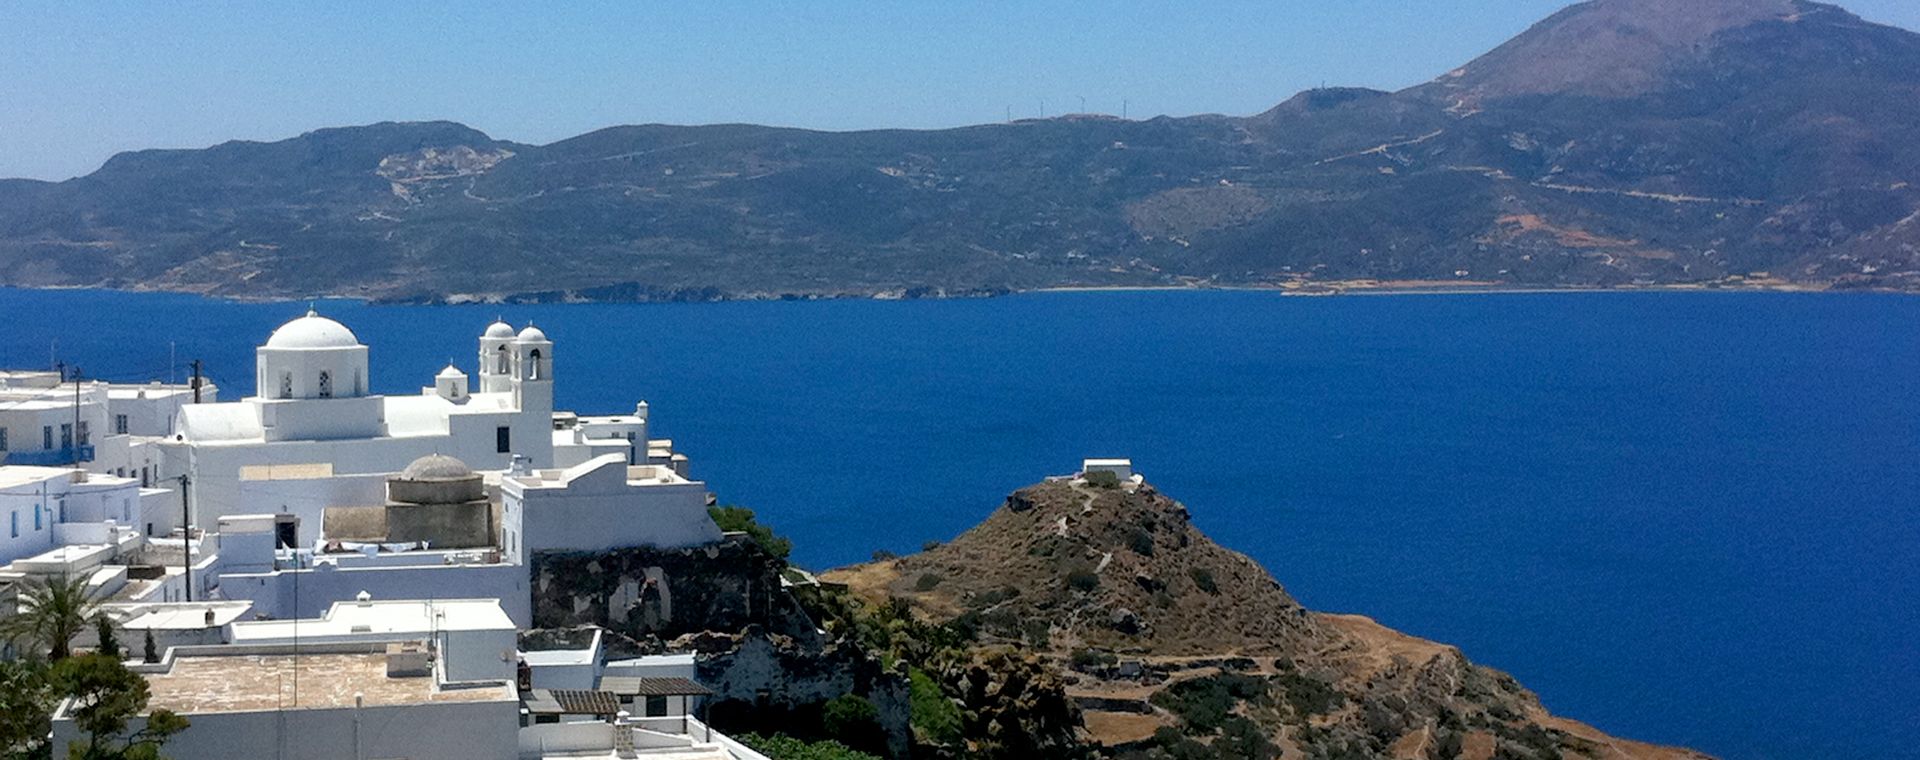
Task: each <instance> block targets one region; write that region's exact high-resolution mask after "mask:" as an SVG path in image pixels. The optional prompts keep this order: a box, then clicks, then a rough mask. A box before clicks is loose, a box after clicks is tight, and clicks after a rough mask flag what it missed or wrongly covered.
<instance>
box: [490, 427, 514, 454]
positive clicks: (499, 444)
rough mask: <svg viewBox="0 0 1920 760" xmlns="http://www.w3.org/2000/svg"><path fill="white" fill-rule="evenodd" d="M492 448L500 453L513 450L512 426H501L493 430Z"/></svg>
mask: <svg viewBox="0 0 1920 760" xmlns="http://www.w3.org/2000/svg"><path fill="white" fill-rule="evenodd" d="M493 450H494V451H498V452H500V453H502V454H505V453H507V452H510V451H513V428H510V427H502V428H499V429H497V430H494V431H493Z"/></svg>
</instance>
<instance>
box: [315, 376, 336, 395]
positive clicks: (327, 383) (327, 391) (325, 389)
mask: <svg viewBox="0 0 1920 760" xmlns="http://www.w3.org/2000/svg"><path fill="white" fill-rule="evenodd" d="M318 395H319V396H320V397H321V398H333V373H331V372H328V371H326V370H324V369H323V370H320V393H319V394H318Z"/></svg>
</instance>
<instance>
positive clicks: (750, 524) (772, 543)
mask: <svg viewBox="0 0 1920 760" xmlns="http://www.w3.org/2000/svg"><path fill="white" fill-rule="evenodd" d="M707 516H709V517H712V518H713V524H715V525H718V526H720V529H721V530H723V531H726V532H728V533H745V534H747V537H748V538H751V539H753V542H754V543H756V544H759V545H760V548H761V549H764V550H766V552H767V553H768V554H771V555H773V556H775V557H777V558H779V559H780V560H781V561H782V562H784V561H786V559H787V555H789V554H792V553H793V542H792V541H789V540H787V539H786V538H785V537H784V536H779V535H775V534H774V532H773V529H772V528H769V527H767V526H765V525H761V524H760V522H759V521H758V520H755V519H754V516H753V510H751V509H747V508H746V507H738V506H733V505H725V506H718V507H707Z"/></svg>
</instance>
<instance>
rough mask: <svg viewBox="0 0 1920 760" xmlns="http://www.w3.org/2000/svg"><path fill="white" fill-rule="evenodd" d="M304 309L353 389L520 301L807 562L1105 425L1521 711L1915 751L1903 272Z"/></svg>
mask: <svg viewBox="0 0 1920 760" xmlns="http://www.w3.org/2000/svg"><path fill="white" fill-rule="evenodd" d="M305 308H306V304H304V303H300V304H236V303H226V302H218V301H208V300H203V299H199V298H193V297H185V296H173V295H135V294H120V293H103V292H88V291H67V292H28V291H10V290H0V325H4V329H0V365H8V366H15V367H40V366H45V365H47V364H48V363H49V362H50V360H51V358H52V357H53V356H54V355H57V356H58V357H59V358H60V359H63V360H65V361H68V362H70V363H77V364H79V365H80V366H81V367H83V368H84V369H85V370H86V371H87V373H88V374H90V375H93V376H104V377H111V378H115V379H127V380H138V379H144V378H147V377H150V376H165V375H166V373H167V371H168V366H169V357H170V356H174V357H177V358H178V359H179V360H180V363H181V364H182V366H184V362H185V360H187V359H190V358H200V359H203V360H205V362H206V364H207V367H208V368H209V371H210V372H211V373H212V375H213V376H214V377H215V379H216V380H219V381H223V382H224V383H226V387H225V390H226V392H227V395H229V396H237V395H241V394H244V393H248V392H251V390H252V389H251V388H250V387H249V386H250V380H249V375H250V372H251V367H252V362H253V358H252V348H253V346H254V345H255V344H256V343H258V342H260V341H261V340H263V339H264V338H265V337H266V335H267V334H268V332H269V331H271V330H272V328H273V327H274V326H275V325H277V324H278V323H280V322H281V321H283V320H286V319H288V318H291V317H293V316H297V315H298V314H299V313H301V312H302V311H303V310H304V309H305ZM321 310H322V311H323V312H325V313H326V314H327V315H329V316H333V317H336V318H338V319H341V320H342V321H344V322H346V323H347V324H348V325H349V326H351V327H353V328H354V329H355V330H356V331H357V332H358V333H359V335H360V337H361V338H362V340H363V341H364V342H366V343H368V344H370V345H371V346H372V351H373V385H374V387H375V389H376V390H379V391H384V392H389V393H412V392H418V389H419V387H420V386H421V385H423V384H426V383H427V382H429V379H430V377H431V376H432V374H433V373H434V372H435V371H436V370H438V369H439V368H440V367H441V366H442V365H443V364H444V363H445V362H446V361H447V360H448V359H452V360H454V361H456V362H457V363H459V364H460V365H461V366H463V367H465V368H466V369H467V370H468V371H469V372H471V371H472V370H473V368H472V366H471V365H472V363H473V354H474V351H475V348H474V345H475V344H474V339H475V336H476V335H477V334H478V332H479V331H480V329H481V328H482V327H483V326H484V325H485V324H486V323H487V322H488V321H489V320H490V319H492V318H493V317H494V316H495V315H504V316H505V317H506V318H507V319H509V320H510V321H513V322H515V323H524V322H526V321H528V320H533V321H534V322H536V323H537V324H539V325H540V327H541V328H542V329H544V330H545V331H546V332H547V334H548V335H550V336H552V337H553V339H554V340H555V341H556V344H557V347H556V359H557V361H556V364H557V370H556V374H557V379H558V381H559V382H558V386H557V387H558V395H559V401H560V403H561V404H562V405H563V406H565V407H569V408H574V409H577V410H580V411H596V412H614V411H624V410H627V409H628V408H629V405H630V404H631V402H632V401H634V400H636V399H640V398H645V399H647V400H649V401H650V402H652V405H653V411H654V419H655V421H656V434H664V435H670V436H671V437H673V438H674V439H675V441H676V443H677V444H678V445H679V446H680V447H681V448H682V449H684V450H685V451H687V452H689V453H690V454H691V455H692V456H693V457H694V468H695V474H696V475H697V476H699V477H702V478H705V479H706V480H708V481H709V482H710V483H711V484H712V486H713V488H714V489H715V490H716V491H717V492H718V493H719V494H720V496H721V498H722V499H723V500H726V501H731V502H738V503H742V504H746V505H750V506H752V507H754V508H755V509H757V510H759V511H760V512H761V513H762V515H763V516H764V517H765V518H766V519H768V520H769V521H771V522H772V523H773V524H775V525H776V526H777V527H778V528H779V529H781V530H783V531H784V532H786V533H788V534H790V535H791V536H792V537H793V538H794V539H795V540H796V542H797V543H798V547H799V548H798V550H797V552H796V555H797V559H798V560H799V561H800V562H802V563H804V564H807V565H812V566H817V567H825V566H831V565H837V564H843V563H848V562H853V561H857V560H862V559H865V558H866V557H868V556H869V554H870V553H872V552H873V551H874V550H875V549H889V550H893V551H896V552H905V551H910V550H913V549H915V548H917V547H918V546H919V545H920V544H921V543H922V542H924V541H927V540H930V539H945V538H948V537H950V536H952V535H954V534H955V533H957V532H959V531H961V530H963V529H965V528H966V527H968V526H970V525H972V524H973V523H975V522H976V521H978V520H979V519H981V518H982V517H984V516H985V515H986V514H987V513H988V512H989V511H990V510H992V509H993V508H994V507H995V506H997V505H998V504H999V502H1000V499H1001V497H1002V496H1003V495H1004V494H1005V493H1006V492H1008V491H1009V490H1011V489H1013V488H1015V487H1018V486H1020V485H1023V484H1026V483H1029V482H1032V481H1035V480H1038V479H1040V478H1041V477H1042V476H1045V475H1048V474H1055V473H1063V472H1068V471H1070V470H1072V469H1074V468H1075V467H1076V465H1077V463H1078V462H1079V460H1080V459H1081V458H1082V457H1084V456H1092V455H1100V456H1130V457H1132V458H1133V459H1134V461H1135V463H1136V465H1137V466H1138V467H1139V468H1140V469H1141V470H1142V471H1144V472H1145V473H1147V475H1148V477H1149V478H1151V479H1152V480H1153V481H1154V482H1155V483H1157V484H1158V485H1160V486H1161V488H1162V489H1163V490H1165V491H1167V492H1169V493H1171V494H1173V495H1174V496H1176V497H1177V498H1180V499H1181V500H1183V501H1185V502H1186V503H1187V505H1188V506H1189V507H1190V508H1191V509H1192V511H1193V514H1194V517H1195V519H1196V520H1197V521H1198V522H1199V524H1200V526H1201V527H1202V528H1204V529H1205V530H1206V531H1208V532H1209V533H1211V534H1212V535H1213V536H1214V537H1215V538H1217V539H1218V540H1219V541H1221V542H1222V543H1224V544H1226V545H1228V546H1231V547H1233V548H1236V549H1239V550H1241V551H1244V552H1247V553H1248V554H1251V555H1252V556H1253V557H1255V558H1256V559H1258V560H1260V561H1261V562H1262V563H1264V564H1265V565H1266V566H1267V567H1268V568H1270V569H1271V570H1272V571H1273V572H1274V573H1275V575H1277V576H1278V577H1279V578H1280V579H1281V581H1282V582H1284V583H1285V584H1287V586H1288V587H1289V588H1290V589H1291V590H1292V591H1293V593H1294V594H1295V595H1296V596H1298V597H1299V598H1300V599H1301V600H1302V601H1304V602H1305V603H1306V604H1308V605H1310V606H1312V607H1316V608H1321V609H1329V610H1339V611H1350V612H1360V613H1365V614H1368V615H1371V616H1374V617H1376V618H1378V619H1380V620H1381V621H1383V622H1385V623H1387V624H1389V625H1392V626H1394V627H1397V628H1401V629H1405V630H1407V631H1410V632H1413V633H1416V634H1419V635H1422V636H1428V637H1432V638H1435V639H1440V640H1443V641H1448V642H1452V643H1456V644H1458V645H1460V646H1461V647H1462V648H1463V649H1464V650H1465V651H1466V652H1467V654H1468V655H1469V656H1471V657H1473V658H1474V659H1476V660H1478V661H1480V662H1482V663H1486V664H1490V665H1493V666H1496V667H1499V668H1503V669H1505V670H1508V671H1511V672H1513V673H1514V674H1515V675H1517V676H1518V677H1519V678H1520V679H1521V681H1523V682H1524V683H1525V684H1527V685H1528V686H1530V687H1532V688H1533V689H1535V690H1537V691H1538V692H1539V693H1540V694H1541V696H1542V698H1543V699H1544V700H1545V701H1546V703H1547V705H1548V706H1549V707H1550V708H1552V709H1553V710H1554V711H1555V712H1558V713H1561V714H1565V715H1569V716H1572V717H1576V718H1580V719H1583V720H1586V721H1588V722H1591V723H1594V724H1596V725H1598V726H1600V727H1602V728H1605V729H1607V730H1610V731H1613V732H1616V733H1620V734H1623V735H1626V736H1630V737H1634V738H1640V739H1645V740H1651V741H1660V742H1671V743H1678V744H1685V745H1689V746H1693V747H1697V748H1700V749H1704V750H1706V751H1709V752H1713V753H1716V754H1720V755H1723V756H1725V757H1728V758H1810V757H1863V758H1867V757H1872V758H1880V757H1913V756H1915V755H1914V753H1915V752H1916V749H1915V748H1916V747H1920V707H1916V705H1920V633H1916V631H1917V630H1920V509H1917V508H1920V392H1917V390H1920V331H1917V330H1916V326H1920V299H1917V298H1912V297H1898V296H1878V295H1781V294H1686V295H1681V294H1554V295H1461V296H1452V295H1420V296H1382V297H1343V298H1282V297H1278V296H1275V295H1271V294H1259V293H1077V294H1066V293H1061V294H1042V295H1030V296H1018V297H1009V298H998V299H991V300H975V301H921V302H903V303H882V302H854V301H842V302H822V303H734V304H697V305H693V304H689V305H592V306H532V307H528V306H508V307H495V306H488V307H394V306H368V305H364V304H358V303H348V302H331V303H324V304H322V305H321ZM55 342H57V344H58V345H57V347H56V346H54V345H53V344H54V343H55ZM170 345H171V346H172V347H174V349H175V350H174V352H173V353H171V354H170V352H169V347H170Z"/></svg>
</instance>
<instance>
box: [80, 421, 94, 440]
mask: <svg viewBox="0 0 1920 760" xmlns="http://www.w3.org/2000/svg"><path fill="white" fill-rule="evenodd" d="M92 438H93V436H91V435H89V434H88V433H87V421H86V420H81V421H80V445H82V446H85V445H87V441H89V440H91V439H92Z"/></svg>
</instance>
